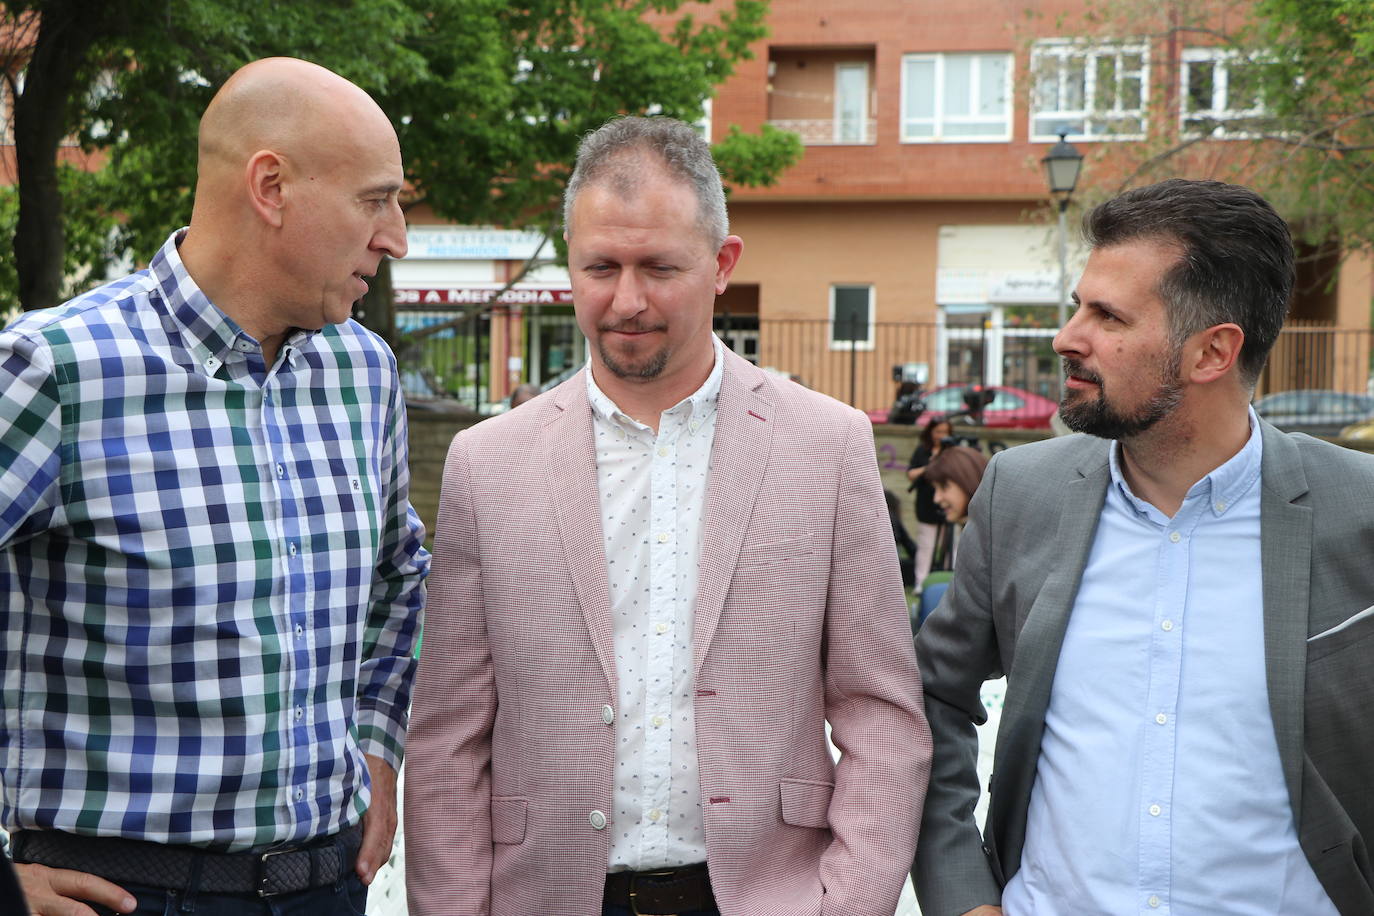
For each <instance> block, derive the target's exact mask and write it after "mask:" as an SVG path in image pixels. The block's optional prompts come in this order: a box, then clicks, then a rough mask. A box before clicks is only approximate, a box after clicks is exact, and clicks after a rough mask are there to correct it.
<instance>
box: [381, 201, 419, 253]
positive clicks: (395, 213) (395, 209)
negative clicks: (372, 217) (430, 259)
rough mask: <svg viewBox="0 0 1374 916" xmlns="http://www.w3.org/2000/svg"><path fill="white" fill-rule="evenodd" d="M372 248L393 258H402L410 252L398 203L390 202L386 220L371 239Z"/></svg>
mask: <svg viewBox="0 0 1374 916" xmlns="http://www.w3.org/2000/svg"><path fill="white" fill-rule="evenodd" d="M372 247H373V248H378V249H380V250H382V251H385V252H386V253H387V254H389V255H391V257H393V258H403V257H405V256H406V252H407V251H409V250H410V244H409V242H407V241H406V218H405V214H404V213H403V212H401V204H400V201H395V200H393V201H392V202H391V206H390V208H389V209H388V211H387V214H386V219H385V220H384V221H383V223H382V225H381V226H380V227H378V229H377V234H376V235H374V236H373V237H372Z"/></svg>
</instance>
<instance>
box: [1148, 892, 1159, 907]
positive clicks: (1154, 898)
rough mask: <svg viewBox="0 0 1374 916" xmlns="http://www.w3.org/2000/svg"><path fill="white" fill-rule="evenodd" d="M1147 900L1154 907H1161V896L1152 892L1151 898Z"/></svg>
mask: <svg viewBox="0 0 1374 916" xmlns="http://www.w3.org/2000/svg"><path fill="white" fill-rule="evenodd" d="M1145 902H1146V903H1148V904H1149V905H1150V906H1151V907H1153V908H1156V909H1157V908H1158V907H1159V898H1158V897H1157V896H1155V895H1154V894H1151V895H1150V899H1149V900H1146V901H1145Z"/></svg>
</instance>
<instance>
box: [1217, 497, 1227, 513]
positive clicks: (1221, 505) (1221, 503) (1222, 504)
mask: <svg viewBox="0 0 1374 916" xmlns="http://www.w3.org/2000/svg"><path fill="white" fill-rule="evenodd" d="M1215 508H1216V510H1217V511H1218V512H1225V511H1226V503H1225V502H1224V501H1222V500H1220V499H1219V500H1217V503H1216V507H1215Z"/></svg>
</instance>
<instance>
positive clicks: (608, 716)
mask: <svg viewBox="0 0 1374 916" xmlns="http://www.w3.org/2000/svg"><path fill="white" fill-rule="evenodd" d="M601 721H602V722H605V723H606V724H607V725H614V724H615V710H614V709H612V708H611V704H610V703H607V704H606V705H605V706H603V707H601Z"/></svg>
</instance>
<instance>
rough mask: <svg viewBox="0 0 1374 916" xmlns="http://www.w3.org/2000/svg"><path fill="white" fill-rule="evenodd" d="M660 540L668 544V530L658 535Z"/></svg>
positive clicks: (661, 542)
mask: <svg viewBox="0 0 1374 916" xmlns="http://www.w3.org/2000/svg"><path fill="white" fill-rule="evenodd" d="M658 542H659V543H660V544H666V543H668V532H666V531H664V532H663V533H662V534H660V535H659V536H658Z"/></svg>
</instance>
